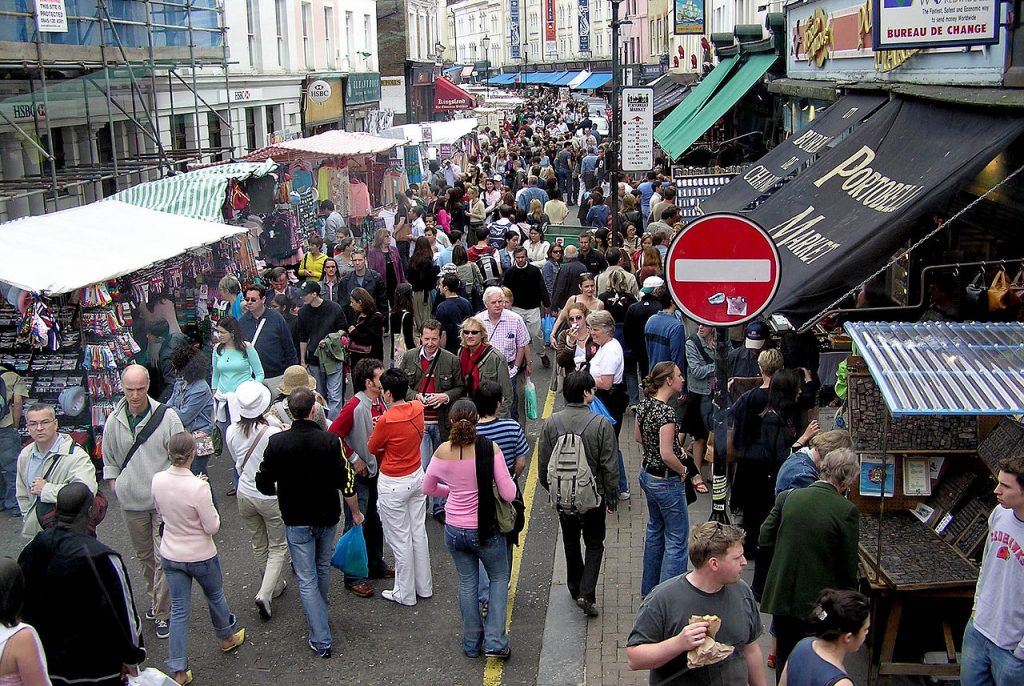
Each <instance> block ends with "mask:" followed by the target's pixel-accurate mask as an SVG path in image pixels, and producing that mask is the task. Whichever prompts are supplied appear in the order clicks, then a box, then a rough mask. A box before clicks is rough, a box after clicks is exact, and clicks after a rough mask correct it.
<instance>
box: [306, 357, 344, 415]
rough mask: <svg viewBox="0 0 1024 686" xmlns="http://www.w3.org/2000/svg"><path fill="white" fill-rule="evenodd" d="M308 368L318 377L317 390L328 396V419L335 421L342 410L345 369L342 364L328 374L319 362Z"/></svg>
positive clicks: (314, 376) (311, 374)
mask: <svg viewBox="0 0 1024 686" xmlns="http://www.w3.org/2000/svg"><path fill="white" fill-rule="evenodd" d="M308 369H309V374H310V376H312V377H313V378H314V379H316V390H317V392H319V393H320V395H322V396H323V397H325V398H327V420H328V421H333V420H334V418H335V417H337V416H338V414H339V413H340V412H341V384H342V382H343V381H344V380H345V370H344V368H343V367H342V366H341V364H338V369H337V371H335V372H334V373H333V374H328V373H327V372H325V371H324V368H323V367H321V366H320V365H318V364H311V365H309V367H308Z"/></svg>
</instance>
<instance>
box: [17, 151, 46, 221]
mask: <svg viewBox="0 0 1024 686" xmlns="http://www.w3.org/2000/svg"><path fill="white" fill-rule="evenodd" d="M20 147H21V154H22V159H24V161H25V163H24V164H25V176H31V177H35V178H36V179H37V180H38V181H39V182H40V183H41V182H42V179H41V178H40V174H41V172H42V165H40V163H39V159H40V158H39V151H38V150H36V149H35V147H34V146H29V145H22V146H20ZM28 207H29V213H30V214H31V215H33V216H38V215H41V214H46V202H45V198H44V197H43V194H42V193H33V194H32V195H30V196H28Z"/></svg>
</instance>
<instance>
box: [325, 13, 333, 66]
mask: <svg viewBox="0 0 1024 686" xmlns="http://www.w3.org/2000/svg"><path fill="white" fill-rule="evenodd" d="M324 49H325V50H326V51H327V67H328V68H329V69H334V8H333V7H325V8H324Z"/></svg>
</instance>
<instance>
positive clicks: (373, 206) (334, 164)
mask: <svg viewBox="0 0 1024 686" xmlns="http://www.w3.org/2000/svg"><path fill="white" fill-rule="evenodd" d="M404 143H405V141H404V140H403V139H395V138H385V137H381V136H371V135H370V134H366V133H352V132H349V131H337V130H333V131H325V132H324V133H321V134H318V135H316V136H310V137H308V138H297V139H295V140H290V141H284V142H281V143H277V144H275V145H271V146H268V147H266V148H262V149H260V150H257V151H255V152H253V153H250V154H249V155H247V156H246V157H245V159H246V160H247V161H250V162H262V161H268V160H272V161H273V162H275V163H276V171H275V174H276V177H277V197H278V199H279V201H281V203H280V204H279V205H278V206H277V208H276V209H275V212H274V214H273V215H271V216H269V217H268V216H264V217H263V218H262V223H263V225H267V224H268V222H270V223H271V225H272V226H273V227H275V230H274V236H275V240H274V242H273V243H272V244H268V241H267V240H266V239H263V240H261V245H262V252H263V257H264V258H265V259H266V260H267V262H268V264H280V265H292V264H297V263H298V261H299V259H301V252H300V250H301V246H302V243H303V241H304V239H305V237H306V236H308V235H309V233H310V232H312V231H314V230H317V224H318V221H317V220H318V216H319V214H318V203H319V202H321V201H324V200H330V201H331V202H333V203H334V206H335V209H336V211H337V212H338V213H340V214H341V216H342V217H344V219H345V221H346V223H347V225H348V226H349V227H350V228H351V229H352V231H353V234H354V235H356V236H357V237H362V238H364V240H369V238H370V237H371V236H372V233H373V229H374V227H376V226H377V225H378V224H381V225H383V224H382V222H384V221H385V219H386V218H387V217H390V219H391V221H392V222H393V221H394V214H393V213H391V214H388V213H387V212H386V211H385V208H386V207H387V206H390V205H393V204H394V202H395V197H396V195H397V194H398V193H402V192H404V191H405V189H406V188H407V187H408V183H409V182H408V180H407V175H406V170H405V161H404V160H403V159H402V158H401V157H400V156H389V157H385V156H384V154H385V153H388V152H390V151H393V150H394V149H395V148H397V147H399V146H401V145H403V144H404ZM286 205H291V206H293V209H289V208H288V207H285V206H286ZM286 212H287V213H293V216H292V215H291V214H289V216H287V217H286V216H285V214H286ZM382 213H383V214H384V215H386V216H385V217H382V216H381V215H382ZM286 220H287V221H286ZM278 229H279V230H278Z"/></svg>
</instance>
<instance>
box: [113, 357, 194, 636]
mask: <svg viewBox="0 0 1024 686" xmlns="http://www.w3.org/2000/svg"><path fill="white" fill-rule="evenodd" d="M121 388H122V389H123V390H124V399H123V400H121V401H120V402H119V403H117V405H116V406H115V407H114V411H113V412H111V414H110V416H109V417H107V421H106V423H105V424H104V425H103V479H104V480H105V481H106V482H107V484H108V485H109V486H110V492H111V495H113V496H114V497H116V498H117V500H118V502H119V503H120V504H121V514H122V516H123V517H124V523H125V526H126V527H127V528H128V537H129V538H131V541H132V548H133V549H134V550H135V554H136V555H137V556H138V558H139V562H140V563H141V564H142V569H143V576H144V577H145V579H146V594H147V595H148V596H149V599H150V603H151V605H150V609H149V611H148V612H147V613H146V618H147V619H155V620H156V636H157V638H167V637H168V636H169V635H170V631H169V629H168V625H167V620H168V617H169V616H170V613H171V598H170V594H169V593H168V589H167V582H166V581H165V580H164V573H163V571H162V570H161V569H160V561H159V559H158V550H157V548H158V545H159V543H158V541H159V540H160V525H161V524H162V523H163V520H162V519H161V518H160V515H159V514H158V513H157V511H156V503H154V501H153V476H154V475H155V474H156V473H157V472H160V471H163V470H165V469H167V468H168V467H170V466H171V462H170V460H169V459H168V457H167V443H168V441H169V440H170V438H171V436H173V435H174V434H176V433H180V432H182V431H184V430H185V428H184V427H183V426H182V424H181V419H179V418H178V415H177V413H176V412H175V411H174V410H172V409H171V408H170V407H167V406H165V405H162V404H161V403H158V402H157V401H155V400H153V399H152V398H150V397H149V372H148V371H147V370H146V368H145V367H142V366H140V365H137V364H133V365H131V366H129V367H126V368H125V370H124V371H123V372H122V373H121ZM154 418H156V421H158V422H159V423H158V424H157V425H156V426H153V427H150V423H151V422H152V421H154ZM144 433H148V434H149V437H148V438H146V439H145V440H144V441H140V442H139V445H138V447H136V448H135V449H134V452H133V445H134V444H135V443H136V439H137V438H140V437H142V435H143V434H144Z"/></svg>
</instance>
